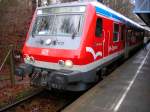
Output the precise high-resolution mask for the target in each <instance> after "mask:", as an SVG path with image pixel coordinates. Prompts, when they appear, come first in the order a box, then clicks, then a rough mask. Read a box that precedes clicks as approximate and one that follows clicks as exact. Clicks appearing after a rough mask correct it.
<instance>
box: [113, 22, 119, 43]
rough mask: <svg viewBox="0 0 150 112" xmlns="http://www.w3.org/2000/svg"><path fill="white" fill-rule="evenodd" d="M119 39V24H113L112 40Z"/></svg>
mask: <svg viewBox="0 0 150 112" xmlns="http://www.w3.org/2000/svg"><path fill="white" fill-rule="evenodd" d="M118 40H119V24H116V23H115V24H114V33H113V41H114V42H118Z"/></svg>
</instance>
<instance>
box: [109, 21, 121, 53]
mask: <svg viewBox="0 0 150 112" xmlns="http://www.w3.org/2000/svg"><path fill="white" fill-rule="evenodd" d="M119 37H120V25H119V24H118V23H114V25H113V37H112V45H111V46H110V50H111V52H112V53H115V52H118V51H119V50H120V38H119Z"/></svg>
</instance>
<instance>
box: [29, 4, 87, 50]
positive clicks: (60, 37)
mask: <svg viewBox="0 0 150 112" xmlns="http://www.w3.org/2000/svg"><path fill="white" fill-rule="evenodd" d="M85 9H86V8H85V6H74V7H70V6H66V7H47V8H39V9H38V10H37V14H36V15H37V16H36V18H35V21H34V23H33V25H32V31H31V32H30V38H28V40H27V45H28V46H32V47H38V48H56V49H77V48H78V47H79V46H80V42H81V38H78V37H80V36H81V35H82V30H83V24H84V15H85V14H84V13H85ZM70 43H71V45H70Z"/></svg>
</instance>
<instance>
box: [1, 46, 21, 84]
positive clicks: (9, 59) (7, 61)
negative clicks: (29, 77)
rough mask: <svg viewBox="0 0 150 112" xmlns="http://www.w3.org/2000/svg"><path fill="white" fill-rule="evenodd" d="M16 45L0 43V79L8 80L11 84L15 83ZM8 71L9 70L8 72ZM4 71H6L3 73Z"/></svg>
mask: <svg viewBox="0 0 150 112" xmlns="http://www.w3.org/2000/svg"><path fill="white" fill-rule="evenodd" d="M16 49H17V50H18V49H19V48H18V46H17V47H16V46H14V45H9V46H6V45H0V52H1V53H0V59H1V60H0V62H1V63H0V81H4V80H10V81H11V86H14V85H15V64H16V63H15V58H14V57H15V54H14V51H15V50H16ZM8 71H9V72H8ZM5 72H6V73H5Z"/></svg>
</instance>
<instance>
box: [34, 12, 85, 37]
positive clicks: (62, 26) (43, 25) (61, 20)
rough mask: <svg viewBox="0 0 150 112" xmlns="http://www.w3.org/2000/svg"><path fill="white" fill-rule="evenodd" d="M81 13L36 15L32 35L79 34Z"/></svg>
mask: <svg viewBox="0 0 150 112" xmlns="http://www.w3.org/2000/svg"><path fill="white" fill-rule="evenodd" d="M82 19H83V15H81V14H67V15H66V14H63V15H50V16H38V17H37V18H36V22H35V25H34V27H33V32H32V34H33V35H53V36H72V35H75V36H79V35H80V33H81V22H82Z"/></svg>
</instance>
